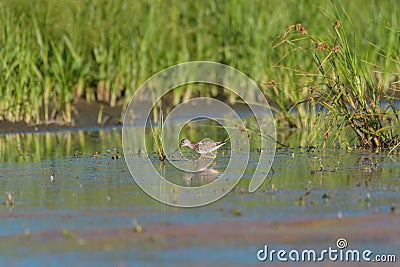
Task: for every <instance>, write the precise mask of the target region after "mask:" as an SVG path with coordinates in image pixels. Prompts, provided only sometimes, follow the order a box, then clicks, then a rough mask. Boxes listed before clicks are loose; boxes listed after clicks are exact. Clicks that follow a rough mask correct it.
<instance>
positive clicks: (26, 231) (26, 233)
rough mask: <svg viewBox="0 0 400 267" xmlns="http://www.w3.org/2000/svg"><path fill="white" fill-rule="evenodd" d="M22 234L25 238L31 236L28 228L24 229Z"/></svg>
mask: <svg viewBox="0 0 400 267" xmlns="http://www.w3.org/2000/svg"><path fill="white" fill-rule="evenodd" d="M24 234H25V236H31V230H30V229H29V228H25V231H24Z"/></svg>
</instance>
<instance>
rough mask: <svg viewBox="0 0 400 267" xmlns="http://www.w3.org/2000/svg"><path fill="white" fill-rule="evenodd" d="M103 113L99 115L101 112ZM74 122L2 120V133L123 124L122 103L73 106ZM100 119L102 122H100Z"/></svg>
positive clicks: (83, 103) (0, 130)
mask: <svg viewBox="0 0 400 267" xmlns="http://www.w3.org/2000/svg"><path fill="white" fill-rule="evenodd" d="M101 109H103V110H102V115H101V116H100V119H99V118H98V117H99V112H100V110H101ZM72 110H73V112H72V121H73V123H72V124H66V123H63V122H62V121H56V120H53V121H50V122H47V123H42V124H39V125H28V124H27V123H25V122H8V121H0V134H7V133H22V132H43V131H56V130H67V129H77V128H79V129H81V128H102V127H107V128H108V127H117V126H119V125H121V114H122V105H119V106H116V107H110V106H109V105H108V104H101V103H98V102H96V103H87V102H82V103H78V104H74V105H73V107H72ZM98 120H99V122H100V123H98Z"/></svg>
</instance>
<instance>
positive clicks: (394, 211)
mask: <svg viewBox="0 0 400 267" xmlns="http://www.w3.org/2000/svg"><path fill="white" fill-rule="evenodd" d="M397 213H398V211H397V207H396V204H394V203H392V206H391V207H390V214H392V215H397Z"/></svg>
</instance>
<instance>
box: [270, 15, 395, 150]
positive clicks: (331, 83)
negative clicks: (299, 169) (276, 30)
mask: <svg viewBox="0 0 400 267" xmlns="http://www.w3.org/2000/svg"><path fill="white" fill-rule="evenodd" d="M322 12H323V13H324V14H325V15H326V17H327V18H328V20H329V21H330V27H329V29H327V32H326V33H327V34H323V35H322V36H321V35H314V34H313V33H312V32H311V31H308V29H307V28H306V27H305V26H304V25H302V24H300V23H298V24H295V25H291V26H289V27H288V29H287V30H286V32H285V33H284V34H283V36H282V37H281V38H280V39H279V41H278V42H277V44H276V45H275V46H276V47H278V46H279V47H280V46H284V47H285V48H284V51H285V55H284V56H283V57H282V59H281V61H280V63H283V64H285V63H289V65H290V64H291V65H290V66H289V65H283V66H282V65H280V66H279V69H280V70H284V71H288V72H289V73H290V75H291V76H290V77H291V78H292V79H294V81H296V86H299V87H301V89H300V90H299V91H300V93H298V94H299V95H300V96H299V97H297V101H296V102H295V103H293V105H292V106H291V107H286V106H283V107H282V104H281V105H279V104H280V103H279V102H278V105H279V106H280V107H281V109H282V110H289V111H291V110H293V109H296V110H297V114H298V115H299V116H300V118H301V119H302V120H303V121H302V122H300V123H298V124H300V125H299V126H298V127H301V126H307V127H308V129H309V130H310V136H309V141H310V142H313V140H314V139H315V137H316V136H317V134H316V133H321V132H322V133H323V134H325V138H328V137H329V136H330V135H332V133H334V139H333V140H337V139H338V138H339V137H340V135H341V134H342V133H343V132H344V130H345V129H346V128H350V129H351V130H352V131H353V133H354V134H355V136H356V137H357V140H358V143H359V145H360V146H361V147H364V148H386V147H394V146H396V145H397V144H398V143H399V141H400V140H399V135H398V132H399V131H398V125H399V123H400V118H399V115H400V114H399V110H398V108H397V107H396V103H395V102H396V101H397V100H399V99H398V96H397V95H398V94H397V92H398V91H399V90H398V89H399V80H398V79H399V76H398V73H399V66H400V64H399V63H400V59H399V58H398V55H399V54H400V53H399V52H400V51H399V47H398V43H397V42H398V39H399V36H400V33H399V31H394V30H390V29H389V30H388V29H387V30H388V31H389V34H388V35H387V36H388V41H389V42H388V43H386V48H385V49H384V50H383V49H382V48H380V49H379V50H377V51H378V53H380V54H381V55H382V56H383V57H384V59H385V60H384V61H385V66H384V67H385V68H387V69H385V71H383V70H381V69H380V68H379V66H377V65H374V64H372V63H370V62H368V61H366V60H364V59H363V56H364V55H363V54H360V53H359V51H358V50H357V49H356V47H355V45H354V40H351V39H350V38H348V36H347V33H348V32H345V27H344V25H343V22H342V20H341V19H337V18H336V19H331V17H332V16H329V15H328V14H327V12H326V11H325V10H322ZM342 14H346V13H345V11H344V10H343V12H342ZM347 21H348V22H349V24H350V23H351V20H350V19H349V18H348V17H347ZM349 26H350V27H351V28H352V27H353V25H351V24H350V25H349ZM396 40H397V41H396ZM396 43H397V45H396ZM292 54H295V57H296V59H297V60H299V59H300V58H299V57H298V56H299V55H300V56H301V59H300V60H301V61H300V62H299V61H297V62H296V64H295V65H293V63H294V62H293V61H290V58H291V56H292ZM310 70H311V71H310ZM282 77H284V76H282ZM267 87H268V88H270V89H271V90H269V91H267V92H270V94H275V95H279V94H280V92H279V90H280V88H279V82H275V81H270V82H268V83H267ZM271 92H272V93H271ZM280 98H281V99H282V97H280ZM303 113H307V115H306V116H303ZM316 113H317V114H316ZM286 120H287V121H288V124H289V125H296V123H293V122H292V117H289V116H288V117H287V119H286Z"/></svg>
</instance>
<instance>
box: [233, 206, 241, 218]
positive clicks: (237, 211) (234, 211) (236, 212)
mask: <svg viewBox="0 0 400 267" xmlns="http://www.w3.org/2000/svg"><path fill="white" fill-rule="evenodd" d="M232 214H233V216H242V215H243V213H242V211H241V210H240V209H239V208H234V209H233V210H232Z"/></svg>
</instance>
